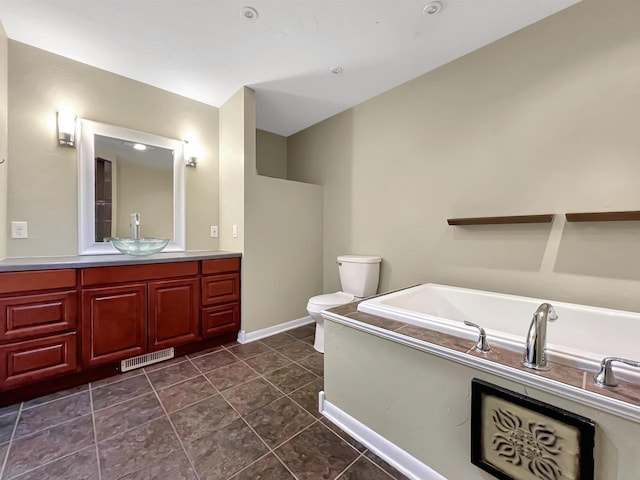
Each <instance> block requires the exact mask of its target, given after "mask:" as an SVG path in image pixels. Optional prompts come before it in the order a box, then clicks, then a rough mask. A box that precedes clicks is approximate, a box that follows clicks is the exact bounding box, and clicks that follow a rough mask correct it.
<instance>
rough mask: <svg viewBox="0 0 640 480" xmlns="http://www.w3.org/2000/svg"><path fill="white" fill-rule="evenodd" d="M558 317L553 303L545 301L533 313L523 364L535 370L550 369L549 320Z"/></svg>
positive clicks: (551, 320)
mask: <svg viewBox="0 0 640 480" xmlns="http://www.w3.org/2000/svg"><path fill="white" fill-rule="evenodd" d="M557 319H558V315H557V314H556V310H555V309H554V308H553V305H551V304H549V303H543V304H542V305H540V306H539V307H538V309H537V310H536V311H535V313H534V314H533V318H532V319H531V325H530V326H529V332H528V333H527V343H526V344H525V349H524V357H523V358H522V362H521V363H522V365H523V366H525V367H527V368H533V369H534V370H543V371H544V370H549V366H548V365H547V322H553V321H555V320H557Z"/></svg>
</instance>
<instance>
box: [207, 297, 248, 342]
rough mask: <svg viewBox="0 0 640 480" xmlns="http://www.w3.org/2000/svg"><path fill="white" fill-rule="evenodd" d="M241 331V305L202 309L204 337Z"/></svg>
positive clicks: (231, 304) (234, 304)
mask: <svg viewBox="0 0 640 480" xmlns="http://www.w3.org/2000/svg"><path fill="white" fill-rule="evenodd" d="M238 330H240V305H238V303H230V304H227V305H218V306H216V307H209V308H203V309H202V337H203V338H209V337H215V336H217V335H220V334H223V333H229V332H235V331H238Z"/></svg>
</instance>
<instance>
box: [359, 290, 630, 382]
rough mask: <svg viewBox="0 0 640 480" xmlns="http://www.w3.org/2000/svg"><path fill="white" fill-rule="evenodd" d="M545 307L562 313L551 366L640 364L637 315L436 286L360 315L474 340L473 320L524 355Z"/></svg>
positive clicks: (363, 306) (397, 295) (383, 299)
mask: <svg viewBox="0 0 640 480" xmlns="http://www.w3.org/2000/svg"><path fill="white" fill-rule="evenodd" d="M544 302H548V303H550V304H552V305H553V306H554V307H555V310H556V313H557V314H558V320H556V321H555V322H553V323H551V322H549V324H548V326H547V355H548V358H549V360H550V361H551V362H556V363H561V364H565V365H569V366H573V367H577V368H581V369H583V370H589V371H593V372H595V371H597V370H598V367H599V365H600V362H601V361H602V359H603V358H604V357H614V356H615V357H622V358H628V359H633V360H640V348H639V347H638V345H639V343H640V313H635V312H626V311H622V310H610V309H606V308H598V307H590V306H585V305H576V304H572V303H564V302H556V301H553V300H550V299H541V298H530V297H519V296H515V295H505V294H501V293H494V292H485V291H482V290H471V289H467V288H459V287H451V286H447V285H438V284H433V283H427V284H424V285H418V286H416V287H411V288H408V289H406V290H401V291H398V292H394V293H390V294H387V295H383V296H380V297H376V298H372V299H370V300H365V301H364V302H361V303H360V304H359V305H358V310H359V311H361V312H365V313H369V314H373V315H378V316H380V317H385V318H389V319H393V320H399V321H402V322H405V323H409V324H413V325H417V326H421V327H425V328H429V329H432V330H437V331H439V332H443V333H448V334H451V335H455V336H458V337H462V338H466V339H469V340H471V341H473V340H475V339H477V338H478V331H477V329H475V328H472V327H467V326H466V325H464V323H463V322H464V321H465V320H467V321H470V322H473V323H476V324H478V325H481V326H482V327H484V329H485V330H486V332H487V337H488V340H489V342H490V344H492V345H496V346H500V347H502V348H506V349H508V350H512V351H515V352H523V351H524V344H525V337H526V335H527V331H528V329H529V325H530V323H531V318H532V315H533V312H535V310H536V309H537V307H538V306H539V305H540V304H541V303H544ZM471 345H473V343H471ZM615 372H616V376H617V377H619V378H622V379H626V380H629V381H632V382H634V383H635V382H640V372H639V371H638V369H634V368H632V367H627V366H623V365H620V364H616V366H615Z"/></svg>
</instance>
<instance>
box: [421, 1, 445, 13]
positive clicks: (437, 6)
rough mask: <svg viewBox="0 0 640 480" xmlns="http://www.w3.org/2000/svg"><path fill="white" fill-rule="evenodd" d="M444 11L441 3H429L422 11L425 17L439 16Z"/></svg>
mask: <svg viewBox="0 0 640 480" xmlns="http://www.w3.org/2000/svg"><path fill="white" fill-rule="evenodd" d="M441 10H442V3H441V2H437V1H436V2H429V3H427V4H426V5H425V7H424V8H423V9H422V14H423V15H437V14H438V13H440V11H441Z"/></svg>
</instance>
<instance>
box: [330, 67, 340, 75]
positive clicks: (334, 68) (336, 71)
mask: <svg viewBox="0 0 640 480" xmlns="http://www.w3.org/2000/svg"><path fill="white" fill-rule="evenodd" d="M329 71H330V72H331V73H336V74H337V73H342V67H339V66H335V67H331V68H330V69H329Z"/></svg>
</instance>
